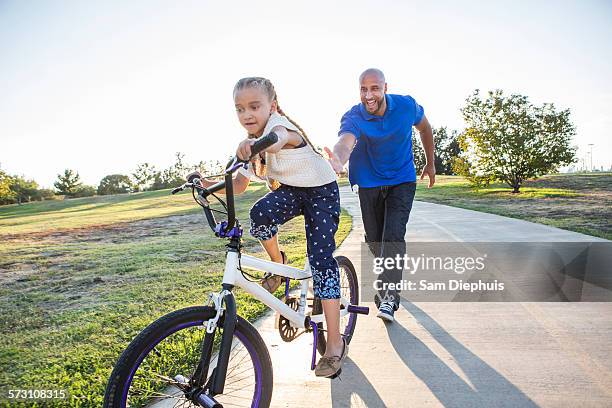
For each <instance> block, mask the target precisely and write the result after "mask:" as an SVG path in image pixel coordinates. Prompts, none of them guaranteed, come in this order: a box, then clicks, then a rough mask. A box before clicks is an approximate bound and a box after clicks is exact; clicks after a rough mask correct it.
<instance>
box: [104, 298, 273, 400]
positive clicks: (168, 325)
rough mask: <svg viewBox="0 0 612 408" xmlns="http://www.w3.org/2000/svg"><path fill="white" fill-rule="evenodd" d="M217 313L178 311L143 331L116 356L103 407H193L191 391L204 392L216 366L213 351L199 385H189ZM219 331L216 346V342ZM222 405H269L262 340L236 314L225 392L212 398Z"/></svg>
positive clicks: (267, 365) (268, 365) (195, 309)
mask: <svg viewBox="0 0 612 408" xmlns="http://www.w3.org/2000/svg"><path fill="white" fill-rule="evenodd" d="M215 314H216V311H215V309H214V308H212V307H205V306H197V307H189V308H185V309H181V310H177V311H175V312H172V313H170V314H168V315H165V316H163V317H161V318H160V319H158V320H156V321H155V322H153V323H152V324H151V325H149V326H148V327H147V328H146V329H144V330H143V331H142V332H141V333H140V334H139V335H138V336H137V337H136V338H135V339H134V340H133V341H132V342H131V343H130V345H129V346H128V348H127V349H126V350H125V351H124V352H123V353H122V354H121V356H120V357H119V360H118V361H117V364H116V365H115V368H114V370H113V372H112V374H111V376H110V379H109V381H108V385H107V388H106V393H105V396H104V407H108V408H110V407H112V408H124V407H160V408H161V407H172V406H177V407H196V406H199V405H198V404H196V403H195V402H193V401H192V400H191V399H190V395H192V393H193V392H194V391H199V390H201V389H203V390H204V393H207V394H208V387H209V385H210V381H209V380H210V377H211V376H212V375H214V373H215V370H214V368H215V367H216V360H217V355H216V351H217V350H216V349H218V348H217V347H215V350H213V354H212V356H211V358H210V362H209V367H210V369H209V371H208V376H207V378H206V380H205V381H204V382H203V384H204V385H203V386H201V387H196V386H192V385H190V384H189V383H187V384H185V380H182V379H186V380H187V381H189V380H190V379H191V377H192V376H193V374H194V372H195V371H196V368H197V366H198V363H199V361H200V358H201V351H202V344H203V340H204V336H205V334H206V322H207V321H208V320H209V319H211V318H213V317H214V316H215ZM220 337H221V335H220V333H219V330H218V331H217V334H216V335H215V340H216V341H215V343H218V342H219V341H220ZM196 388H197V389H196ZM212 397H214V399H215V400H216V401H218V402H219V403H221V404H224V405H225V406H232V407H234V406H238V407H268V406H269V405H270V400H271V398H272V363H271V361H270V355H269V354H268V350H267V348H266V345H265V343H264V342H263V340H262V338H261V336H260V335H259V333H257V331H256V330H255V328H254V327H253V326H251V325H250V324H249V323H248V322H247V321H246V320H244V319H243V318H241V317H240V316H238V320H237V323H236V329H235V331H234V336H233V339H232V348H231V354H230V360H229V364H228V369H227V375H226V382H225V389H224V393H223V394H222V395H214V396H212Z"/></svg>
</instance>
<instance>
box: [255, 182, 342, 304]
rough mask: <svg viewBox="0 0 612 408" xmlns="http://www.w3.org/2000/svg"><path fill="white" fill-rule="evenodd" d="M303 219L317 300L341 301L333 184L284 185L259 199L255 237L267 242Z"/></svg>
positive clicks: (336, 200)
mask: <svg viewBox="0 0 612 408" xmlns="http://www.w3.org/2000/svg"><path fill="white" fill-rule="evenodd" d="M299 215H303V216H304V224H305V227H306V246H307V249H308V262H309V263H310V268H311V270H312V275H313V276H312V280H313V285H314V294H315V296H317V297H319V298H321V299H339V298H340V279H339V272H338V264H337V263H336V260H335V259H334V255H333V254H334V251H335V250H336V241H335V240H334V235H335V234H336V231H337V230H338V222H339V221H340V195H339V192H338V184H337V183H336V182H335V181H333V182H331V183H329V184H325V185H323V186H318V187H293V186H286V185H282V186H281V187H280V188H278V189H277V190H275V191H271V192H269V193H268V194H266V195H265V196H263V197H262V198H261V199H259V200H258V201H257V202H256V203H255V205H254V206H253V208H251V213H250V216H251V230H250V233H251V235H252V236H254V237H255V238H257V239H259V240H263V241H266V240H268V239H270V238H272V237H273V236H274V235H276V234H277V233H278V226H279V225H282V224H284V223H286V222H287V221H289V220H291V219H292V218H295V217H297V216H299Z"/></svg>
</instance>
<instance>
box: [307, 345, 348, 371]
mask: <svg viewBox="0 0 612 408" xmlns="http://www.w3.org/2000/svg"><path fill="white" fill-rule="evenodd" d="M342 343H343V348H342V355H341V356H331V357H321V358H320V359H319V362H318V363H317V366H316V367H315V375H316V376H317V377H326V378H330V379H334V378H336V377H338V376H339V375H340V373H342V362H343V361H344V359H345V358H346V356H347V354H348V344H346V340H345V339H344V337H343V338H342Z"/></svg>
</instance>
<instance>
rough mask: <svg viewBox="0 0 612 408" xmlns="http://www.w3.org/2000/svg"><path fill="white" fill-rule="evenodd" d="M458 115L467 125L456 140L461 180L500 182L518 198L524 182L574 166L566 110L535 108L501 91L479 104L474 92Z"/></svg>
mask: <svg viewBox="0 0 612 408" xmlns="http://www.w3.org/2000/svg"><path fill="white" fill-rule="evenodd" d="M461 112H462V113H463V118H464V120H465V122H466V124H467V127H466V129H465V131H464V132H463V133H462V134H461V135H460V137H459V144H460V146H461V150H462V153H461V160H462V161H463V170H462V171H463V174H464V175H468V176H469V177H472V178H476V179H480V180H484V181H485V183H486V182H487V180H489V181H490V180H499V181H502V182H505V183H507V184H508V185H509V186H510V187H512V189H513V190H512V192H513V193H518V192H519V189H520V187H521V185H522V183H523V181H524V180H526V179H528V178H534V177H539V176H541V175H543V174H546V173H549V172H551V171H555V170H556V169H557V168H558V167H560V166H564V165H568V164H570V163H573V162H574V161H575V153H576V149H575V147H572V146H570V142H571V138H572V136H573V135H574V134H575V132H576V131H575V128H574V126H573V124H572V123H571V121H570V117H569V116H570V111H569V109H567V110H562V111H559V112H557V111H556V110H555V107H554V105H553V104H551V103H545V104H543V105H542V106H534V105H532V104H531V103H530V102H529V100H528V98H527V97H526V96H522V95H515V94H513V95H510V96H505V95H504V94H503V92H502V91H501V90H496V91H489V93H488V98H486V99H484V100H483V99H481V98H480V94H479V90H476V91H474V93H473V94H472V95H470V96H469V97H468V98H467V99H466V105H465V107H464V108H463V109H461ZM461 160H460V161H461ZM456 167H457V168H460V167H462V166H456Z"/></svg>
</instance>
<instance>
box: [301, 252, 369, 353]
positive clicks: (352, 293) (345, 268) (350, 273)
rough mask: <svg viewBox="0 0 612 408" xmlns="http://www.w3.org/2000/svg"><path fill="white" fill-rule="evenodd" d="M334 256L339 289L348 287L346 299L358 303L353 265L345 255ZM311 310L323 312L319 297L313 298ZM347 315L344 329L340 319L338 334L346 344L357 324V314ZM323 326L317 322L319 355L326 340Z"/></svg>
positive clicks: (323, 350) (355, 274) (323, 348)
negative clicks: (337, 270)
mask: <svg viewBox="0 0 612 408" xmlns="http://www.w3.org/2000/svg"><path fill="white" fill-rule="evenodd" d="M335 258H336V262H338V269H339V271H340V286H341V288H340V291H341V293H342V290H343V288H346V289H348V290H349V294H348V299H349V302H350V304H352V305H358V304H359V283H358V281H357V272H355V267H354V266H353V263H352V262H351V260H350V259H348V258H347V257H346V256H337V257H335ZM343 275H344V276H345V278H346V283H347V285H348V286H346V287H345V286H343V284H342V278H343ZM342 295H343V296H345V294H344V293H342ZM312 310H313V314H316V313H323V307H322V305H321V299H319V298H315V300H314V302H313V309H312ZM348 316H349V317H348V320H347V322H346V324H344V330H343V328H342V326H343V323H342V322H343V320H342V319H340V334H341V335H342V336H343V337H344V339H345V340H346V344H349V343H350V342H351V339H352V338H353V333H354V332H355V325H356V324H357V314H356V313H349V314H348ZM324 327H325V326H324V323H318V324H317V328H318V333H317V334H318V335H317V351H318V352H319V353H320V354H321V355H323V354H325V347H326V346H327V341H326V340H325V331H324Z"/></svg>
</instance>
